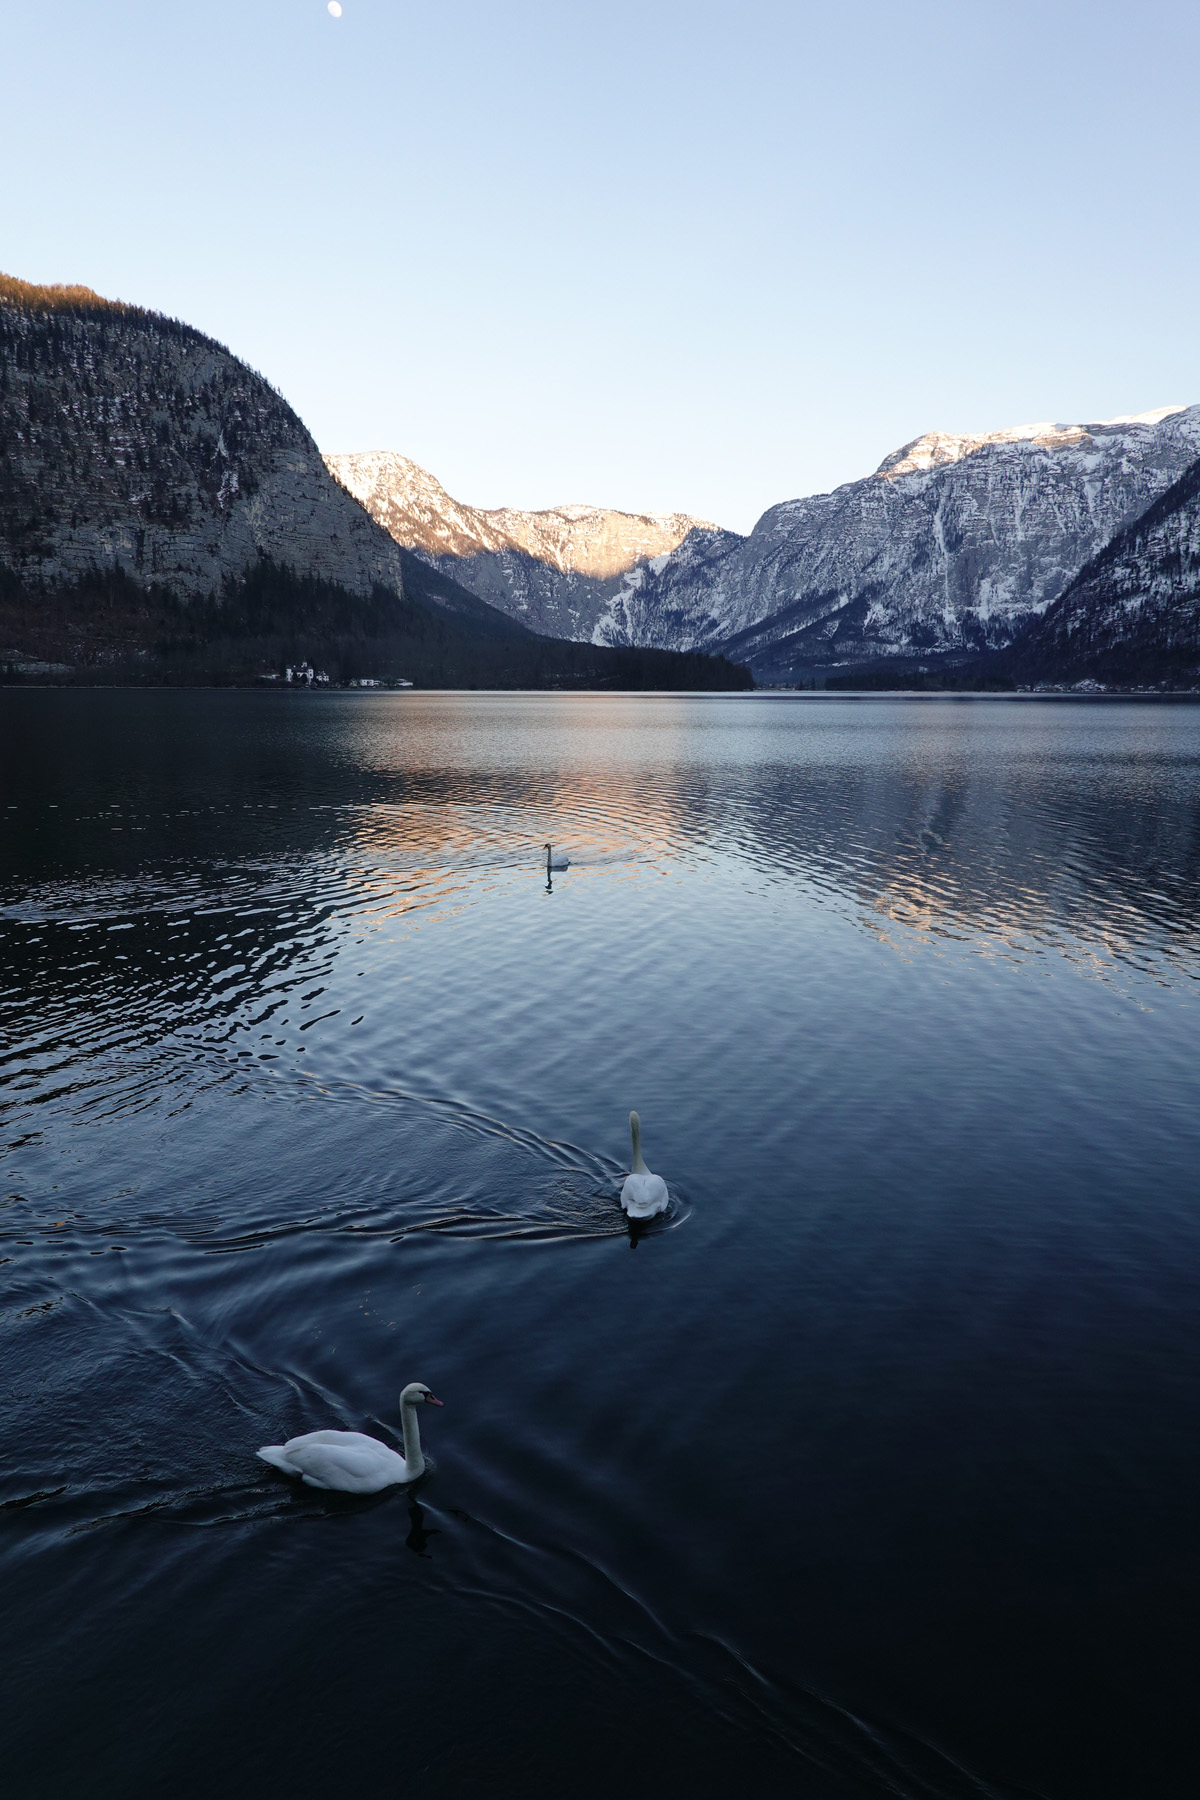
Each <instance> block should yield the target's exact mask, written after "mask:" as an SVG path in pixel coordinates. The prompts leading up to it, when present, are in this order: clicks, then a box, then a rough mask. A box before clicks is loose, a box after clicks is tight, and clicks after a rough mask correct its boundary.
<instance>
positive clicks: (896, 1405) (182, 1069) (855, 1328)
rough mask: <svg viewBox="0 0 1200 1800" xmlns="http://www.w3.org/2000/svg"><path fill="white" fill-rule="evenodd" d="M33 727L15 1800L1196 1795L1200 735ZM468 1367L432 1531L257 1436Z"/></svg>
mask: <svg viewBox="0 0 1200 1800" xmlns="http://www.w3.org/2000/svg"><path fill="white" fill-rule="evenodd" d="M0 751H2V754H3V774H4V794H3V797H2V799H3V807H2V810H0V859H2V860H0V878H2V879H0V962H2V965H3V981H2V988H3V1009H4V1027H5V1037H4V1051H3V1056H4V1060H3V1064H2V1067H0V1074H2V1078H3V1103H4V1123H5V1129H4V1133H3V1143H4V1166H3V1175H2V1182H0V1190H2V1192H0V1257H3V1258H4V1259H5V1260H4V1264H3V1268H2V1269H0V1349H2V1364H0V1394H2V1416H3V1427H4V1437H3V1454H2V1456H0V1501H2V1502H3V1510H2V1511H0V1557H2V1568H0V1582H2V1592H3V1595H4V1617H5V1647H6V1648H5V1665H6V1678H5V1687H6V1690H7V1700H8V1718H9V1723H8V1725H7V1726H6V1731H5V1764H6V1779H7V1784H11V1785H9V1791H10V1792H12V1793H13V1794H14V1796H19V1797H20V1800H41V1797H42V1796H45V1797H46V1800H61V1796H63V1795H64V1794H67V1793H72V1794H86V1795H87V1796H88V1797H89V1800H97V1797H99V1800H108V1797H113V1800H116V1797H120V1800H130V1797H140V1796H143V1795H160V1794H161V1795H163V1796H167V1795H169V1796H171V1800H191V1797H192V1796H195V1797H197V1800H199V1797H200V1796H205V1797H206V1800H207V1797H209V1796H213V1795H217V1794H220V1795H227V1796H240V1795H242V1794H250V1793H269V1794H279V1793H283V1792H285V1791H287V1792H290V1793H293V1794H296V1795H298V1796H301V1797H304V1796H309V1795H313V1796H316V1795H318V1794H319V1795H322V1796H324V1795H326V1794H328V1793H329V1792H330V1791H331V1790H332V1789H333V1787H334V1784H337V1785H342V1786H345V1787H346V1788H347V1789H348V1790H349V1791H352V1792H354V1793H356V1794H361V1795H365V1796H371V1797H376V1796H378V1797H380V1800H382V1797H384V1796H388V1797H391V1796H401V1795H404V1796H406V1797H407V1796H410V1795H417V1796H421V1797H422V1800H424V1797H426V1796H446V1797H448V1800H449V1797H455V1800H457V1797H458V1796H475V1795H481V1796H483V1795H486V1796H489V1797H490V1796H510V1795H511V1796H517V1795H520V1796H524V1797H533V1800H542V1797H545V1800H550V1797H554V1800H560V1797H562V1796H578V1795H584V1796H592V1795H597V1796H599V1795H601V1794H605V1795H607V1794H609V1793H611V1792H612V1791H613V1789H614V1787H615V1786H618V1785H619V1791H621V1792H622V1793H623V1794H624V1795H626V1796H628V1797H629V1800H642V1797H643V1796H645V1797H647V1800H649V1797H650V1796H654V1797H655V1800H661V1796H663V1795H667V1794H672V1793H689V1794H691V1795H696V1796H701V1797H705V1796H709V1795H712V1796H717V1795H721V1796H722V1797H725V1796H728V1795H731V1794H733V1795H739V1796H748V1797H753V1800H758V1797H760V1796H776V1795H779V1796H782V1795H789V1796H796V1795H798V1796H802V1797H804V1800H851V1797H859V1796H862V1797H873V1796H906V1797H911V1800H958V1797H966V1796H982V1795H993V1796H994V1795H1006V1796H1008V1795H1017V1794H1020V1795H1027V1794H1035V1795H1039V1796H1044V1797H1047V1800H1050V1797H1053V1800H1097V1797H1098V1796H1108V1795H1111V1796H1114V1797H1116V1796H1120V1797H1121V1800H1142V1797H1143V1796H1146V1797H1149V1796H1153V1797H1154V1800H1172V1797H1174V1796H1180V1797H1182V1796H1184V1795H1186V1796H1188V1797H1189V1800H1190V1797H1191V1796H1192V1795H1194V1793H1195V1792H1196V1790H1197V1784H1198V1783H1200V1753H1198V1752H1197V1751H1196V1749H1195V1746H1194V1743H1193V1718H1194V1710H1195V1690H1196V1683H1197V1679H1198V1678H1200V1650H1198V1649H1197V1644H1196V1632H1195V1618H1196V1611H1197V1605H1198V1603H1200V1553H1198V1551H1197V1547H1196V1528H1195V1522H1196V1517H1197V1491H1198V1488H1200V1316H1198V1307H1197V1296H1198V1284H1200V1208H1198V1199H1200V1195H1198V1183H1197V1167H1198V1152H1200V1062H1198V1058H1197V1026H1198V1024H1200V1007H1198V1002H1200V709H1197V708H1193V707H1189V706H1184V705H1179V706H1170V705H1168V706H1151V705H1133V704H1131V705H1095V706H1082V705H1080V706H1076V705H1064V704H1054V703H1044V704H1043V703H1026V704H1020V703H989V702H971V703H964V702H955V701H949V700H948V701H918V702H906V701H897V700H888V699H881V700H878V701H870V702H861V701H859V702H856V701H850V700H834V699H823V698H821V699H818V698H813V699H804V698H797V697H783V696H780V697H769V696H739V697H702V698H690V697H679V696H670V697H638V698H625V697H620V696H605V697H588V696H571V697H559V696H551V695H543V696H532V697H529V696H515V697H514V696H504V697H496V696H489V695H451V696H446V695H433V694H429V695H422V694H408V695H397V696H378V697H376V696H357V695H355V696H350V695H330V696H324V697H315V696H309V695H296V696H286V695H266V694H263V695H259V694H238V693H234V694H207V693H204V694H201V693H192V694H186V693H185V694H156V693H55V692H50V691H43V692H33V691H27V692H22V691H8V692H5V693H3V694H0ZM547 838H550V839H552V840H553V841H554V843H555V845H556V846H561V847H562V848H563V849H564V850H565V851H566V852H567V854H568V855H569V856H570V858H571V868H570V870H569V871H568V872H567V873H566V874H564V875H561V876H559V875H556V876H555V877H554V881H553V889H552V891H547V885H546V879H545V871H544V864H543V865H541V866H539V861H538V858H539V855H540V854H542V852H541V851H540V846H541V845H542V844H543V843H544V842H545V841H546V839H547ZM631 1106H636V1107H638V1108H639V1110H640V1111H641V1114H642V1118H643V1122H644V1126H645V1133H646V1152H647V1158H648V1160H649V1162H650V1164H651V1166H652V1167H653V1168H655V1169H657V1170H659V1171H660V1172H661V1173H663V1174H664V1175H665V1176H666V1177H667V1180H668V1182H669V1184H670V1187H671V1192H672V1211H671V1213H670V1215H669V1217H668V1218H667V1219H666V1220H665V1221H663V1222H662V1223H661V1224H659V1225H657V1226H655V1227H653V1228H652V1229H650V1230H648V1231H647V1232H646V1233H645V1235H644V1236H642V1238H641V1240H640V1241H634V1240H632V1239H631V1237H630V1235H629V1231H628V1230H627V1228H626V1225H625V1222H624V1219H623V1215H622V1214H621V1213H620V1210H619V1208H618V1206H617V1200H616V1195H617V1191H618V1188H619V1183H620V1180H621V1177H622V1173H623V1169H624V1167H625V1166H626V1164H625V1159H626V1157H627V1154H628V1140H627V1136H626V1127H625V1119H626V1114H627V1113H628V1110H629V1108H630V1107H631ZM414 1378H419V1379H422V1380H424V1381H427V1382H428V1383H429V1384H430V1386H432V1387H433V1388H434V1390H435V1391H436V1392H437V1393H438V1394H439V1395H440V1396H441V1398H442V1399H443V1400H444V1402H445V1410H444V1411H443V1412H441V1413H438V1414H436V1415H427V1417H428V1418H429V1423H428V1424H427V1425H426V1429H425V1438H426V1444H427V1447H428V1449H429V1450H430V1451H431V1453H432V1464H433V1466H432V1471H431V1473H430V1475H429V1476H428V1477H427V1479H426V1480H425V1482H424V1483H423V1485H422V1486H421V1487H420V1489H419V1490H418V1492H417V1494H416V1496H415V1497H410V1496H408V1495H405V1494H403V1493H399V1492H395V1491H393V1492H392V1493H391V1494H388V1495H385V1496H383V1497H382V1498H380V1499H378V1500H373V1501H370V1502H353V1501H347V1500H342V1499H338V1498H334V1497H324V1496H321V1495H319V1494H316V1493H313V1492H310V1491H307V1490H301V1491H299V1492H296V1491H294V1490H293V1489H292V1488H291V1487H290V1486H289V1484H288V1483H287V1482H286V1481H284V1480H282V1479H281V1478H278V1477H276V1476H274V1475H273V1474H272V1473H271V1472H270V1471H269V1470H267V1469H266V1468H264V1466H263V1465H262V1464H261V1463H260V1462H258V1461H257V1460H256V1458H255V1456H254V1451H255V1449H256V1447H257V1446H258V1445H259V1444H263V1443H269V1442H278V1441H279V1440H280V1439H282V1438H283V1437H286V1436H288V1435H290V1434H293V1433H296V1432H300V1431H305V1430H310V1429H315V1428H317V1427H319V1426H328V1425H338V1424H340V1425H342V1426H345V1427H347V1428H352V1429H367V1430H370V1431H373V1432H374V1433H376V1435H379V1436H381V1437H387V1435H388V1433H389V1431H390V1429H391V1428H392V1427H393V1426H394V1425H395V1424H396V1423H397V1416H396V1396H397V1394H398V1392H399V1389H400V1387H401V1386H402V1385H403V1383H404V1382H406V1381H409V1380H411V1379H414Z"/></svg>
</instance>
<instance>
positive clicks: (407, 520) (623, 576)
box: [325, 450, 709, 644]
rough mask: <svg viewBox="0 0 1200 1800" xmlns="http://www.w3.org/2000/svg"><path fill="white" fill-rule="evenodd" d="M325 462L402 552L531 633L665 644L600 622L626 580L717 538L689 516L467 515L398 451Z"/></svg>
mask: <svg viewBox="0 0 1200 1800" xmlns="http://www.w3.org/2000/svg"><path fill="white" fill-rule="evenodd" d="M325 463H326V466H327V467H328V469H329V471H330V473H331V474H332V475H334V476H336V478H337V479H338V480H339V481H340V482H341V483H342V484H343V486H344V487H346V488H347V489H348V490H349V492H350V493H351V494H353V495H354V497H355V499H356V500H359V501H361V503H362V504H363V506H365V507H366V509H367V511H368V512H369V513H370V514H371V517H372V518H373V519H375V520H377V522H378V523H379V524H380V525H382V526H383V527H384V528H385V530H387V531H388V532H390V533H391V535H392V537H393V538H394V539H395V541H396V543H398V544H400V545H402V546H403V547H404V548H405V549H406V550H413V551H415V552H416V553H417V555H418V556H421V557H423V558H424V559H425V560H426V561H427V562H429V563H432V564H433V566H434V567H435V568H438V569H440V570H441V571H442V573H443V574H446V575H449V576H451V577H452V578H453V579H454V580H455V581H457V582H460V583H461V584H462V585H463V586H464V587H467V588H469V589H470V590H471V592H472V593H475V594H478V595H479V597H480V599H481V600H486V601H488V602H489V603H490V604H491V605H493V606H496V607H499V608H501V609H502V610H503V611H505V612H507V613H509V614H511V616H512V617H513V618H516V619H519V620H520V621H521V623H522V624H523V625H528V626H530V627H531V628H532V629H533V630H534V631H538V632H542V633H544V634H548V635H551V636H556V637H571V638H579V639H584V640H590V641H593V642H595V643H617V644H631V643H638V644H657V643H658V639H657V638H655V637H638V638H634V637H631V636H629V635H619V634H618V635H615V636H609V635H598V634H597V630H596V626H597V622H598V620H599V619H600V618H601V617H602V616H603V615H604V614H605V612H606V610H607V608H608V606H609V603H610V601H611V600H612V599H613V597H614V596H615V595H617V594H619V593H620V592H621V590H622V588H623V586H624V584H625V582H626V581H627V580H628V579H630V578H631V577H633V576H635V575H636V574H637V572H638V571H640V570H641V569H644V568H645V567H646V566H647V565H648V564H650V563H651V562H653V561H655V560H656V559H657V558H659V557H662V556H664V555H666V554H667V553H669V552H670V551H672V550H674V549H675V548H676V546H677V545H679V544H680V543H682V542H683V540H684V539H685V538H686V537H687V535H688V533H689V532H690V531H692V530H693V529H694V528H696V527H697V526H700V527H701V528H703V529H709V528H707V527H704V526H703V522H702V521H700V520H697V519H690V518H687V517H685V516H684V515H683V514H682V513H669V514H665V515H664V514H657V513H622V512H615V511H613V510H611V509H610V508H606V507H601V506H553V507H548V508H546V509H545V510H544V511H541V512H520V511H518V510H516V509H515V508H512V507H495V508H491V509H484V508H481V507H475V506H466V505H464V504H463V503H462V502H460V501H458V500H455V499H453V498H452V497H451V496H450V495H449V494H448V493H447V492H446V490H445V488H444V487H443V486H442V484H441V483H440V482H439V481H437V480H435V478H434V477H433V476H432V475H430V474H429V473H428V471H427V470H425V469H422V468H421V467H420V466H419V465H418V464H417V463H414V462H411V461H410V460H409V458H408V457H406V456H399V455H397V454H396V453H395V452H394V451H388V450H377V451H368V452H366V453H363V454H359V455H348V456H327V457H326V458H325Z"/></svg>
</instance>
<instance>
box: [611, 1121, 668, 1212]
mask: <svg viewBox="0 0 1200 1800" xmlns="http://www.w3.org/2000/svg"><path fill="white" fill-rule="evenodd" d="M629 1135H630V1137H631V1138H632V1139H633V1171H632V1173H631V1174H629V1175H627V1176H626V1177H625V1186H624V1187H623V1188H622V1189H621V1205H622V1206H623V1207H624V1208H625V1211H626V1212H627V1213H628V1214H629V1216H630V1218H631V1219H652V1218H653V1217H654V1215H655V1213H660V1212H666V1210H667V1184H666V1182H665V1181H664V1180H663V1178H662V1176H661V1175H652V1174H651V1172H650V1170H649V1169H648V1168H647V1167H646V1165H645V1163H644V1162H643V1160H642V1121H641V1120H640V1119H639V1118H638V1116H637V1114H636V1113H635V1112H631V1113H630V1115H629Z"/></svg>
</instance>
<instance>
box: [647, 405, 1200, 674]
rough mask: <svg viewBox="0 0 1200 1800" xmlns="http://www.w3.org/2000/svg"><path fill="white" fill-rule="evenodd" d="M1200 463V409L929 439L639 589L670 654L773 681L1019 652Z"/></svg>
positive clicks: (676, 560) (678, 561) (789, 506)
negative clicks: (661, 626) (918, 659)
mask: <svg viewBox="0 0 1200 1800" xmlns="http://www.w3.org/2000/svg"><path fill="white" fill-rule="evenodd" d="M1197 455H1200V407H1196V406H1193V407H1187V408H1184V407H1170V408H1161V409H1159V410H1158V411H1157V412H1153V413H1145V414H1141V415H1138V416H1137V417H1131V418H1122V419H1110V420H1106V421H1104V422H1102V423H1099V424H1088V425H1054V424H1040V425H1026V426H1019V427H1015V428H1013V429H1011V430H1007V431H999V432H990V433H986V434H980V435H978V436H974V437H966V436H951V435H949V434H946V433H941V432H930V433H928V434H927V435H926V436H924V437H921V438H917V439H915V440H914V441H913V442H912V443H909V444H905V445H904V446H903V447H902V448H901V449H900V450H897V451H895V452H894V453H893V454H892V455H891V456H888V457H886V458H885V459H884V461H883V463H881V465H880V467H879V468H878V469H877V470H876V472H875V474H874V475H871V476H868V477H867V478H866V479H865V480H862V481H854V482H849V483H848V484H847V485H846V486H844V487H840V488H837V489H835V491H834V492H833V493H831V494H819V495H816V496H814V497H813V498H811V499H807V500H792V501H788V502H786V503H785V504H783V505H782V506H776V507H773V508H771V510H770V511H769V512H767V513H765V514H764V515H763V517H762V518H761V519H760V520H759V522H758V524H757V525H756V526H755V528H754V530H753V531H752V532H751V534H750V536H749V537H748V538H746V539H744V540H742V541H741V542H739V543H735V544H733V545H731V546H729V547H727V548H726V549H725V550H724V552H723V553H722V554H721V555H719V556H718V557H717V558H716V559H715V560H712V561H709V562H707V563H705V564H702V565H701V566H700V567H697V566H696V564H695V559H694V552H693V550H692V546H690V545H685V546H684V548H683V549H682V550H681V551H678V552H676V554H675V556H673V557H672V558H670V559H668V561H667V562H666V563H665V564H664V565H663V566H662V567H661V569H659V570H656V571H655V572H654V573H653V575H652V576H651V577H650V578H649V579H648V580H647V581H646V582H645V583H643V593H642V594H641V595H640V596H639V598H640V600H641V604H642V606H643V608H644V616H647V617H653V616H655V615H659V616H661V617H663V618H664V619H666V620H669V621H670V622H671V627H672V638H671V641H672V642H673V643H697V644H699V643H704V644H711V643H718V642H719V643H721V644H722V645H723V646H726V647H727V648H728V653H729V654H730V655H732V656H735V657H736V658H737V659H738V660H739V661H749V663H750V665H751V667H752V668H753V669H754V671H755V674H756V675H757V676H758V677H759V678H760V679H765V680H784V681H786V680H790V679H796V678H800V677H804V676H806V675H810V674H815V673H817V672H819V671H821V670H829V669H835V668H841V669H845V668H847V667H852V666H853V665H855V664H859V663H869V662H879V661H883V660H886V659H888V658H891V657H897V656H899V657H905V656H907V657H912V656H913V655H914V654H916V655H923V656H934V657H936V656H939V655H943V654H946V653H959V654H961V653H963V652H964V651H973V650H984V649H987V648H994V647H996V646H1000V645H1004V644H1007V643H1009V642H1011V640H1012V638H1013V637H1014V636H1015V635H1016V634H1017V633H1018V632H1019V631H1020V630H1021V628H1022V627H1023V626H1024V625H1025V624H1026V623H1028V622H1029V621H1030V620H1031V619H1033V618H1034V617H1036V616H1037V615H1038V614H1040V613H1042V612H1044V611H1045V609H1046V608H1047V607H1048V606H1049V605H1050V604H1051V602H1052V601H1054V600H1055V599H1057V597H1058V596H1059V594H1061V593H1062V592H1063V591H1064V589H1065V588H1067V587H1068V586H1069V584H1070V583H1071V581H1072V580H1073V579H1074V577H1075V576H1076V574H1077V573H1078V571H1079V569H1080V568H1081V567H1082V565H1083V564H1084V563H1085V562H1087V561H1088V559H1089V558H1090V557H1092V556H1094V555H1095V554H1096V552H1097V551H1098V550H1100V549H1101V548H1102V547H1103V546H1104V545H1105V544H1106V543H1107V542H1108V541H1109V539H1110V538H1112V537H1113V535H1114V534H1115V533H1116V532H1118V531H1120V530H1121V528H1122V527H1123V526H1124V525H1126V524H1127V523H1129V522H1130V521H1131V520H1132V519H1135V518H1137V517H1138V516H1139V515H1140V514H1141V513H1143V512H1144V511H1145V509H1146V507H1147V506H1148V505H1150V504H1151V503H1152V502H1153V501H1154V500H1155V499H1157V498H1158V496H1159V495H1161V494H1162V493H1164V492H1165V491H1166V489H1167V488H1169V487H1170V486H1171V484H1172V483H1173V482H1174V481H1175V480H1177V479H1178V477H1179V476H1180V475H1181V474H1182V472H1183V471H1184V469H1186V468H1187V466H1188V465H1189V464H1190V463H1191V462H1192V461H1193V460H1194V459H1195V457H1196V456H1197Z"/></svg>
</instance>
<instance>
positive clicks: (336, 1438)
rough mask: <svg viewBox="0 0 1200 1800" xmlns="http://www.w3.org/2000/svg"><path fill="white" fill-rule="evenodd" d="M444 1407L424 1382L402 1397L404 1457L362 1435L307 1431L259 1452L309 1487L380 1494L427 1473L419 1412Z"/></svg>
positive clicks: (412, 1384)
mask: <svg viewBox="0 0 1200 1800" xmlns="http://www.w3.org/2000/svg"><path fill="white" fill-rule="evenodd" d="M441 1404H442V1403H441V1401H440V1400H438V1399H435V1397H434V1396H433V1395H432V1394H431V1393H430V1391H429V1389H428V1388H427V1387H426V1386H425V1383H424V1382H423V1381H410V1382H409V1384H408V1386H407V1387H406V1388H405V1390H404V1392H403V1393H402V1394H401V1396H400V1420H401V1424H402V1425H403V1427H404V1455H403V1456H397V1455H396V1452H395V1451H394V1450H389V1449H388V1447H387V1445H386V1444H381V1443H380V1442H379V1440H378V1438H373V1437H368V1436H367V1435H366V1433H365V1432H363V1431H309V1432H306V1433H305V1435H304V1436H303V1437H294V1438H289V1439H288V1441H287V1443H286V1444H264V1446H263V1448H262V1449H261V1450H260V1451H259V1452H258V1454H259V1456H261V1457H262V1459H263V1461H264V1462H268V1463H270V1464H271V1466H272V1467H273V1468H276V1469H282V1470H283V1473H284V1474H285V1475H299V1476H300V1478H301V1480H302V1481H306V1482H307V1483H308V1485H309V1487H315V1488H333V1489H336V1490H337V1492H338V1493H341V1494H377V1493H379V1491H380V1489H381V1488H386V1487H398V1486H399V1485H400V1483H401V1482H404V1481H415V1480H416V1479H417V1477H418V1475H423V1474H424V1473H425V1458H424V1457H423V1456H422V1454H421V1432H420V1428H419V1427H418V1425H417V1408H418V1406H440V1405H441Z"/></svg>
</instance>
